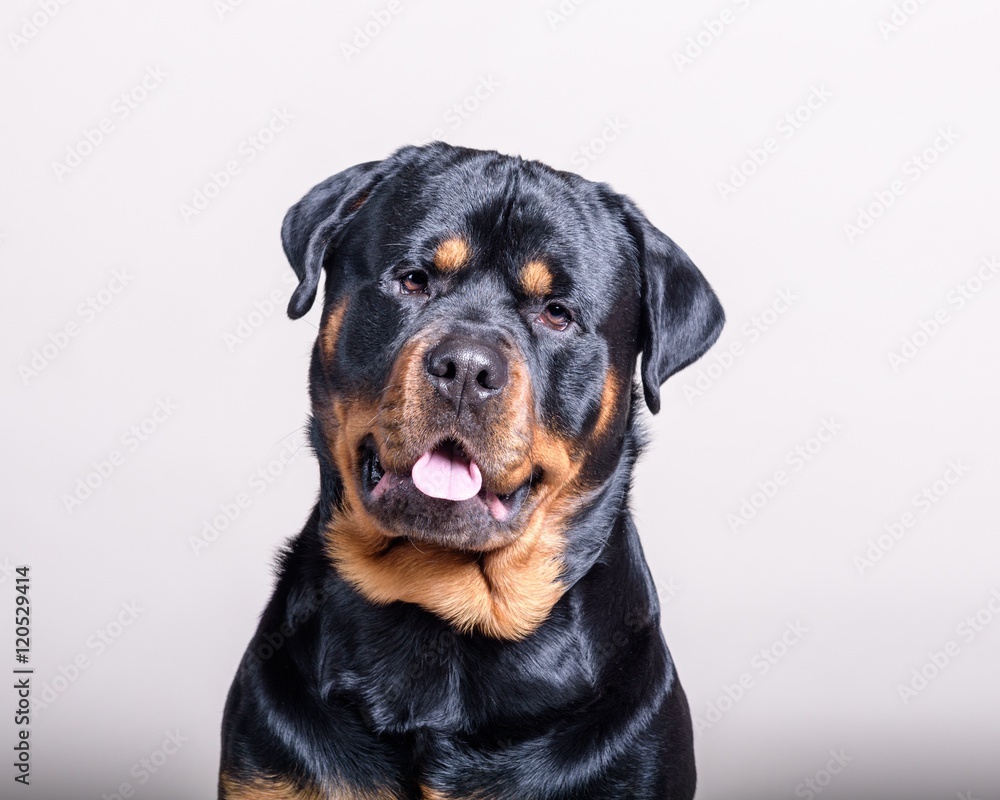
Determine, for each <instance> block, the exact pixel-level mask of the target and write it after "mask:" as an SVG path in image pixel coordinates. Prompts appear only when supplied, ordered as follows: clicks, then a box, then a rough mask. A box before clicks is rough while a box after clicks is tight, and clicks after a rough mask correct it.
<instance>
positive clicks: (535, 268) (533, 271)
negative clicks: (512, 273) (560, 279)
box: [521, 261, 552, 297]
mask: <svg viewBox="0 0 1000 800" xmlns="http://www.w3.org/2000/svg"><path fill="white" fill-rule="evenodd" d="M521 288H522V289H524V293H525V294H527V295H529V296H530V297H545V296H547V295H548V294H549V293H550V292H551V291H552V270H550V269H549V267H548V264H546V263H545V262H543V261H529V262H528V263H527V264H525V265H524V266H523V267H522V268H521Z"/></svg>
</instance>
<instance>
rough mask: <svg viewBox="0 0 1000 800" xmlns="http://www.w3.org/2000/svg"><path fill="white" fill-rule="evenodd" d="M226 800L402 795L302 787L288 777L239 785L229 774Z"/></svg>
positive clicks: (364, 799) (383, 799)
mask: <svg viewBox="0 0 1000 800" xmlns="http://www.w3.org/2000/svg"><path fill="white" fill-rule="evenodd" d="M221 784H222V788H223V792H224V797H225V798H226V800H398V798H399V795H397V794H396V793H394V792H390V791H388V790H377V791H374V792H371V791H365V790H362V789H352V788H350V787H333V788H331V789H328V790H324V791H320V790H318V789H315V788H312V787H307V788H299V787H298V786H297V785H296V784H295V782H294V781H290V780H288V779H285V778H257V779H254V780H252V781H250V782H249V783H238V782H236V781H235V780H233V779H231V778H229V777H228V776H226V775H223V776H222V780H221Z"/></svg>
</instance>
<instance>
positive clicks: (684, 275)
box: [623, 197, 726, 414]
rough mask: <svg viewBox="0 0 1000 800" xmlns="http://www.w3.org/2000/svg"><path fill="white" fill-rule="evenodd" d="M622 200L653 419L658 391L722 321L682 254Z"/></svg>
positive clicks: (712, 338) (714, 333) (708, 340)
mask: <svg viewBox="0 0 1000 800" xmlns="http://www.w3.org/2000/svg"><path fill="white" fill-rule="evenodd" d="M623 200H624V203H625V220H626V225H627V226H628V228H629V232H630V233H631V234H632V238H633V239H634V241H635V245H636V254H637V257H638V261H639V273H640V275H641V277H642V324H641V325H642V326H641V337H642V388H643V394H644V395H645V397H646V405H647V406H649V410H650V411H652V412H653V413H654V414H655V413H657V412H658V411H659V410H660V386H661V385H662V384H663V382H664V381H665V380H666V379H667V378H669V377H670V376H671V375H673V374H674V373H675V372H677V371H678V370H680V369H683V368H684V367H686V366H687V365H688V364H690V363H691V362H692V361H696V360H697V359H699V358H700V357H701V356H702V355H703V354H704V353H705V351H706V350H708V348H709V347H711V346H712V345H713V344H714V343H715V340H716V339H718V338H719V334H720V333H721V332H722V326H723V324H724V323H725V321H726V315H725V313H724V312H723V310H722V305H721V304H720V303H719V299H718V298H717V297H716V296H715V292H713V291H712V287H711V286H709V285H708V281H707V280H705V276H704V275H702V274H701V272H700V271H699V270H698V268H697V267H696V266H695V265H694V264H692V263H691V259H690V258H688V257H687V253H685V252H684V251H683V250H681V249H680V248H679V247H678V246H677V245H676V244H674V242H673V240H671V239H670V238H669V237H668V236H666V235H665V234H664V233H662V232H661V231H660V230H658V229H657V228H655V227H654V226H653V224H652V223H651V222H650V221H649V220H648V219H646V216H645V215H644V214H643V213H642V212H641V211H640V210H639V208H638V207H637V206H636V205H635V203H633V202H632V201H631V200H630V199H628V198H627V197H626V198H623Z"/></svg>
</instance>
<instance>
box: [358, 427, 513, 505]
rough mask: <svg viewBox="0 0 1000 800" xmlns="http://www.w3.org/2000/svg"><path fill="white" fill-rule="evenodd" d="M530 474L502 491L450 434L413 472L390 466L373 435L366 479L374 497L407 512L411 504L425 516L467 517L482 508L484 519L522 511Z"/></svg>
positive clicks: (366, 450)
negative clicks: (454, 514)
mask: <svg viewBox="0 0 1000 800" xmlns="http://www.w3.org/2000/svg"><path fill="white" fill-rule="evenodd" d="M531 482H532V481H531V480H530V479H529V480H528V481H526V482H525V483H524V484H522V485H521V486H520V487H518V488H517V489H516V490H514V491H513V492H511V493H509V494H498V493H496V492H494V491H492V490H491V489H490V488H489V487H488V486H486V485H484V483H483V475H482V473H481V472H480V470H479V465H478V464H477V463H476V462H475V460H474V459H473V458H472V457H471V456H470V455H469V454H468V453H467V452H466V450H465V448H463V447H462V445H461V444H459V443H458V442H457V441H455V440H454V439H445V440H443V441H441V442H438V443H437V444H436V445H435V446H434V447H432V448H431V449H429V450H427V451H426V452H425V453H424V454H423V455H422V456H420V458H419V459H417V461H416V463H415V464H414V465H413V467H412V469H411V470H410V472H409V473H408V474H404V473H397V472H392V471H389V470H386V469H385V468H384V467H383V466H382V462H381V460H380V459H379V455H378V450H377V449H376V447H375V443H374V441H373V440H372V439H371V438H369V439H367V440H366V441H365V443H364V445H363V451H362V459H361V483H362V487H363V489H364V493H365V495H366V498H367V499H368V500H369V502H371V503H374V504H378V505H380V506H386V507H387V508H386V510H387V511H388V510H390V509H395V510H396V511H397V512H403V513H405V510H406V509H407V508H410V510H412V511H414V512H420V513H419V514H418V515H419V516H425V515H426V512H427V511H431V510H433V511H436V512H438V513H437V514H434V516H438V515H439V514H445V515H447V514H448V513H449V512H460V513H461V516H463V517H467V516H468V515H469V514H470V513H475V512H476V511H478V512H479V513H481V514H482V515H483V518H484V520H485V519H487V518H488V519H492V520H495V521H496V522H500V523H507V522H510V521H511V520H512V519H513V518H514V517H515V516H516V515H517V512H518V511H520V509H521V506H522V505H523V503H524V500H525V498H526V497H527V495H528V491H529V489H530V488H531Z"/></svg>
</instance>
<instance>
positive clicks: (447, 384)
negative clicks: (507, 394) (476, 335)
mask: <svg viewBox="0 0 1000 800" xmlns="http://www.w3.org/2000/svg"><path fill="white" fill-rule="evenodd" d="M427 374H428V375H429V376H430V379H431V382H432V383H433V384H434V385H435V386H436V387H437V390H438V392H439V393H440V394H441V395H443V396H444V397H446V398H448V399H449V400H451V402H452V403H454V404H455V408H456V409H461V406H462V404H463V403H468V404H469V405H471V406H473V407H476V406H480V405H482V404H483V403H485V402H486V401H487V400H489V399H490V398H491V397H495V396H496V395H498V394H500V392H501V391H502V390H503V387H504V386H506V385H507V377H508V372H507V359H506V358H504V356H503V353H501V352H500V351H499V350H498V349H497V348H496V347H494V346H493V345H491V344H487V343H486V342H483V341H480V340H479V339H473V338H472V337H470V336H462V335H458V334H452V335H449V336H445V337H444V338H443V339H442V340H441V341H440V342H438V343H437V344H436V345H435V346H434V347H433V348H432V349H431V351H430V352H429V353H428V354H427Z"/></svg>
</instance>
